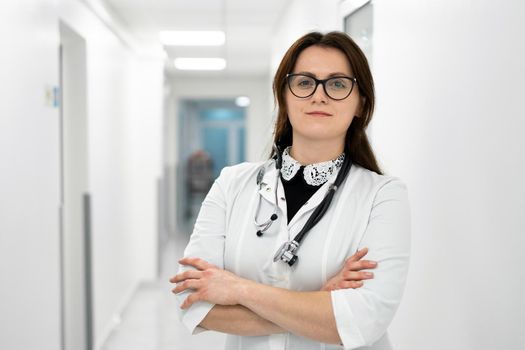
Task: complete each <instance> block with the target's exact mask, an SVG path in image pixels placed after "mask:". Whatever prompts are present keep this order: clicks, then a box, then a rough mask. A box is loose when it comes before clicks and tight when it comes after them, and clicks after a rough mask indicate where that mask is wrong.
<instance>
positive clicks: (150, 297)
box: [101, 234, 225, 350]
mask: <svg viewBox="0 0 525 350" xmlns="http://www.w3.org/2000/svg"><path fill="white" fill-rule="evenodd" d="M187 239H188V235H184V234H180V235H178V237H177V238H175V239H174V240H173V241H172V242H170V243H169V244H168V246H167V248H166V250H165V256H164V257H163V271H162V273H161V277H160V279H159V281H156V282H150V283H143V284H142V285H140V287H139V288H138V290H137V292H136V293H135V295H134V296H133V297H132V299H131V301H130V303H129V305H128V306H127V307H126V309H125V311H124V312H123V314H122V317H121V318H122V319H121V322H120V324H119V326H118V327H116V328H115V329H114V331H113V332H112V333H111V335H110V336H109V337H108V339H107V340H106V342H105V344H104V345H103V347H102V349H101V350H139V349H140V350H168V349H169V350H183V349H192V350H200V349H203V350H204V349H206V350H207V349H222V348H223V344H224V342H225V336H224V334H222V333H218V332H213V331H209V332H203V333H200V334H197V335H191V334H190V333H189V332H188V330H187V329H186V328H184V326H183V325H182V324H181V323H180V322H179V320H178V317H177V311H176V310H177V307H178V305H176V304H175V298H174V297H173V295H172V294H171V293H170V290H171V284H170V283H169V282H168V280H169V277H171V276H172V275H173V271H175V270H176V268H177V260H178V259H179V258H180V257H182V253H183V250H184V247H185V246H186V243H187Z"/></svg>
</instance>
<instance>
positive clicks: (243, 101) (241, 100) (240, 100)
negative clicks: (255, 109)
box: [235, 96, 250, 107]
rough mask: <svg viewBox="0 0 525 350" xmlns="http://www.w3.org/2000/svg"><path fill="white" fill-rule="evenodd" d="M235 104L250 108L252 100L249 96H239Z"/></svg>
mask: <svg viewBox="0 0 525 350" xmlns="http://www.w3.org/2000/svg"><path fill="white" fill-rule="evenodd" d="M235 104H236V105H237V106H239V107H248V106H249V105H250V98H249V97H247V96H239V97H237V98H236V99H235Z"/></svg>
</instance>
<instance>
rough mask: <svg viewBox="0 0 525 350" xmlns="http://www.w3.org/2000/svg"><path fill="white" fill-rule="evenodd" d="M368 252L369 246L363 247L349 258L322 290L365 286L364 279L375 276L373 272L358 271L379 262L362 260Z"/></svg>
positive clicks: (374, 265) (375, 265)
mask: <svg viewBox="0 0 525 350" xmlns="http://www.w3.org/2000/svg"><path fill="white" fill-rule="evenodd" d="M367 253H368V248H363V249H361V250H359V251H357V252H356V253H355V254H354V255H352V256H351V257H350V258H348V259H347V260H346V261H345V264H344V266H343V268H342V269H341V271H339V272H338V273H337V275H335V276H334V277H332V278H330V279H329V280H328V281H327V282H326V283H325V285H324V286H323V288H321V290H324V291H331V290H336V289H347V288H354V289H356V288H360V287H362V286H363V280H366V279H371V278H374V274H373V273H372V272H357V271H360V270H364V269H373V268H376V267H377V263H376V262H374V261H370V260H360V259H361V258H363V257H364V256H365V255H366V254H367Z"/></svg>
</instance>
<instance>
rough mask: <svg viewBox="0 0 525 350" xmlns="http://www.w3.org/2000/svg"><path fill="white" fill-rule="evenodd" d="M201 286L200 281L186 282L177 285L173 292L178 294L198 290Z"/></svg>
mask: <svg viewBox="0 0 525 350" xmlns="http://www.w3.org/2000/svg"><path fill="white" fill-rule="evenodd" d="M200 285H201V283H200V281H199V280H185V281H184V282H181V283H179V284H177V287H175V288H173V289H172V290H171V292H172V293H174V294H177V293H180V292H183V291H185V290H186V289H198V288H199V287H200Z"/></svg>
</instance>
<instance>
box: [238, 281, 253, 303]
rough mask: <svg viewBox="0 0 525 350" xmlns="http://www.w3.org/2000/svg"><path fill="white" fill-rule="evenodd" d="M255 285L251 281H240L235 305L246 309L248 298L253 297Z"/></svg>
mask: <svg viewBox="0 0 525 350" xmlns="http://www.w3.org/2000/svg"><path fill="white" fill-rule="evenodd" d="M256 285H257V283H255V282H254V281H251V280H247V279H242V280H241V283H240V284H239V286H238V292H237V304H239V305H243V306H245V307H246V304H247V303H248V302H249V297H250V296H252V295H253V293H254V290H255V288H254V287H256Z"/></svg>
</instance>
